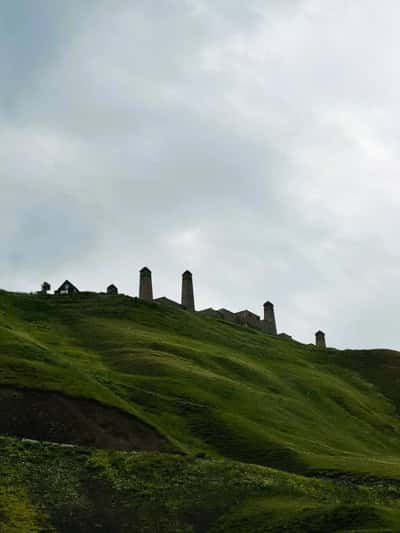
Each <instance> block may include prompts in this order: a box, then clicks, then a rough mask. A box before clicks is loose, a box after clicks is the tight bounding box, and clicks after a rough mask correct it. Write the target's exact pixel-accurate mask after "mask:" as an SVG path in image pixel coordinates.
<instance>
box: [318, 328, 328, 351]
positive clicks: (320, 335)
mask: <svg viewBox="0 0 400 533" xmlns="http://www.w3.org/2000/svg"><path fill="white" fill-rule="evenodd" d="M315 345H316V346H318V348H326V340H325V333H324V332H323V331H321V330H319V331H317V333H316V334H315Z"/></svg>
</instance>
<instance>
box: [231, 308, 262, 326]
mask: <svg viewBox="0 0 400 533" xmlns="http://www.w3.org/2000/svg"><path fill="white" fill-rule="evenodd" d="M236 320H237V323H238V324H240V325H241V326H246V327H248V328H256V329H261V324H260V317H259V316H258V315H256V314H255V313H252V312H251V311H249V310H247V309H245V310H244V311H239V313H236Z"/></svg>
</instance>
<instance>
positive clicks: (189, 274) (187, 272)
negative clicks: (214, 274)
mask: <svg viewBox="0 0 400 533" xmlns="http://www.w3.org/2000/svg"><path fill="white" fill-rule="evenodd" d="M183 276H184V277H189V276H190V277H192V273H191V272H190V270H185V272H184V273H183Z"/></svg>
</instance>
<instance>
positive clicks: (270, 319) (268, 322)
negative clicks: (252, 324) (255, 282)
mask: <svg viewBox="0 0 400 533" xmlns="http://www.w3.org/2000/svg"><path fill="white" fill-rule="evenodd" d="M264 331H265V333H268V335H277V334H278V332H277V329H276V320H275V311H274V304H272V303H271V302H265V304H264Z"/></svg>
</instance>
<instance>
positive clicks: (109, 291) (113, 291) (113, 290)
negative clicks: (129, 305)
mask: <svg viewBox="0 0 400 533" xmlns="http://www.w3.org/2000/svg"><path fill="white" fill-rule="evenodd" d="M107 294H118V288H117V287H116V286H115V285H114V284H113V283H112V284H111V285H109V286H108V287H107Z"/></svg>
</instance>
